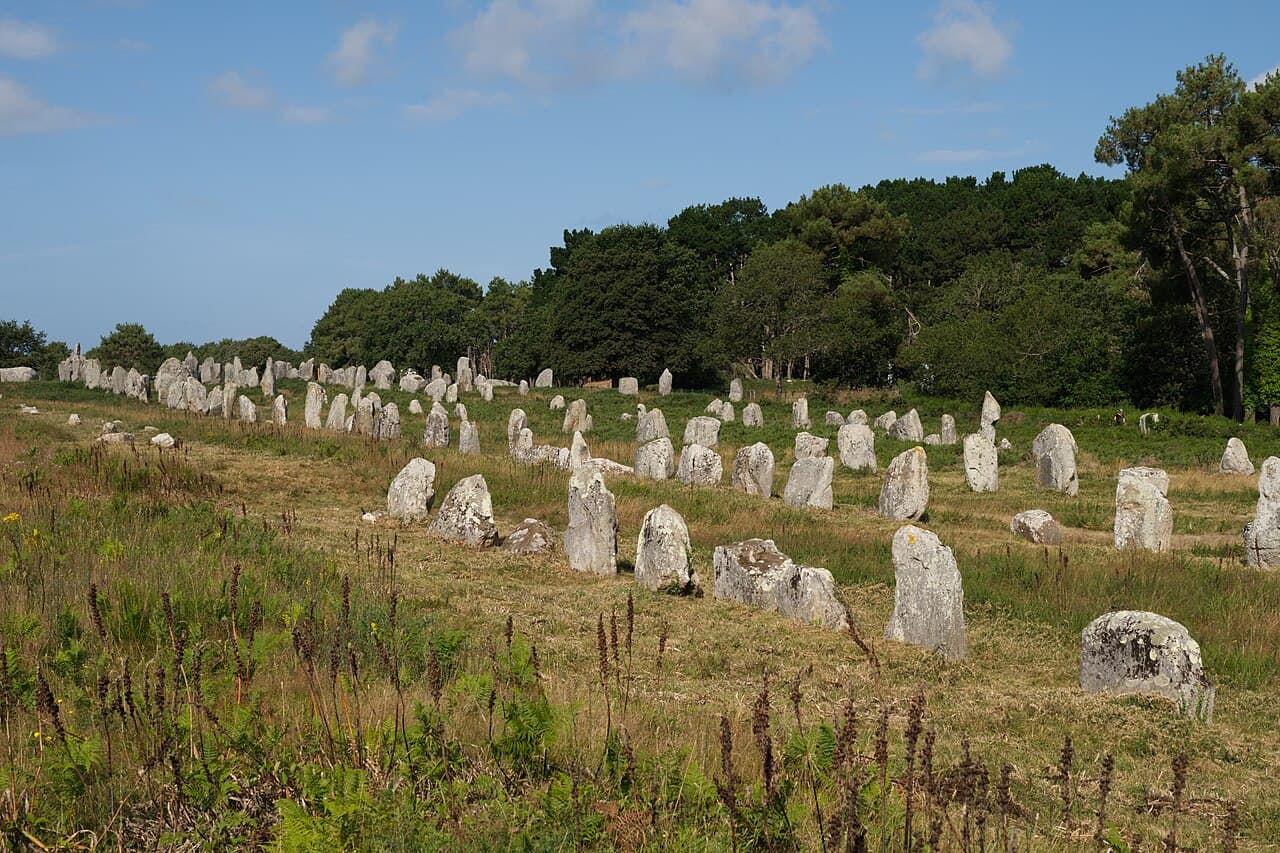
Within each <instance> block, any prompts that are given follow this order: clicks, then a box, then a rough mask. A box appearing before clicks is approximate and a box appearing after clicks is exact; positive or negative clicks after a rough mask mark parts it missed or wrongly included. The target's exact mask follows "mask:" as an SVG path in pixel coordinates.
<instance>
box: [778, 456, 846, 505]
mask: <svg viewBox="0 0 1280 853" xmlns="http://www.w3.org/2000/svg"><path fill="white" fill-rule="evenodd" d="M835 469H836V460H834V459H832V458H831V457H830V456H822V457H806V458H801V459H797V460H796V462H795V464H794V465H792V466H791V475H790V476H789V477H787V485H786V488H785V489H783V492H782V502H783V503H785V504H786V505H787V506H796V507H811V508H813V509H831V507H832V494H831V476H832V474H834V473H835Z"/></svg>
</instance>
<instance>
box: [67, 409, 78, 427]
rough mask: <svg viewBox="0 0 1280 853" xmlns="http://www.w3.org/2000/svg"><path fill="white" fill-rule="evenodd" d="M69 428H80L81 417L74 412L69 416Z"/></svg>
mask: <svg viewBox="0 0 1280 853" xmlns="http://www.w3.org/2000/svg"><path fill="white" fill-rule="evenodd" d="M67 426H80V416H79V415H77V414H76V413H75V412H72V413H71V414H70V415H68V416H67Z"/></svg>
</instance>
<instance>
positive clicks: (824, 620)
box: [712, 539, 851, 631]
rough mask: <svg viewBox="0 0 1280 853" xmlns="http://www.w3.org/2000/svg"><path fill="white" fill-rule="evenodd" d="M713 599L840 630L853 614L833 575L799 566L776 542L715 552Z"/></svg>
mask: <svg viewBox="0 0 1280 853" xmlns="http://www.w3.org/2000/svg"><path fill="white" fill-rule="evenodd" d="M713 562H714V566H715V583H714V586H713V591H712V595H713V596H714V597H715V598H719V599H724V600H726V601H736V602H738V603H739V604H745V605H747V606H749V607H757V608H760V609H761V610H765V611H768V612H771V613H778V614H780V615H782V616H786V617H788V618H791V619H797V620H799V621H801V622H807V623H809V624H811V625H820V626H822V627H824V628H831V629H833V630H836V631H844V630H847V629H848V628H849V625H850V622H851V620H850V618H849V610H848V608H846V607H845V605H844V602H842V601H841V600H840V597H839V595H838V594H837V592H836V585H835V581H834V579H833V578H832V577H831V573H830V572H828V571H827V570H826V569H820V568H814V567H812V566H798V565H796V564H795V563H794V562H792V560H791V558H790V557H788V556H787V555H786V554H783V553H782V552H781V551H779V550H778V548H777V546H776V545H774V544H773V540H772V539H748V540H746V541H745V542H738V543H736V544H734V545H720V546H717V547H716V550H715V556H714V558H713Z"/></svg>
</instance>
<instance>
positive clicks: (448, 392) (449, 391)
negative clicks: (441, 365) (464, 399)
mask: <svg viewBox="0 0 1280 853" xmlns="http://www.w3.org/2000/svg"><path fill="white" fill-rule="evenodd" d="M444 401H445V402H446V403H456V402H458V383H457V382H453V383H450V385H449V387H448V388H446V389H445V390H444Z"/></svg>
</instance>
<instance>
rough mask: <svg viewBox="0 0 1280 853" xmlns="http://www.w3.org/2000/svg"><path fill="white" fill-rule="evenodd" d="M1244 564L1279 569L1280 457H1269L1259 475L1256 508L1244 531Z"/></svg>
mask: <svg viewBox="0 0 1280 853" xmlns="http://www.w3.org/2000/svg"><path fill="white" fill-rule="evenodd" d="M1244 561H1245V564H1246V565H1249V566H1255V567H1257V568H1261V569H1274V568H1280V458H1277V457H1275V456H1268V457H1267V458H1266V460H1264V461H1263V463H1262V471H1261V472H1259V474H1258V505H1257V509H1256V510H1255V512H1254V518H1253V521H1251V522H1249V524H1247V525H1246V526H1245V528H1244Z"/></svg>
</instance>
